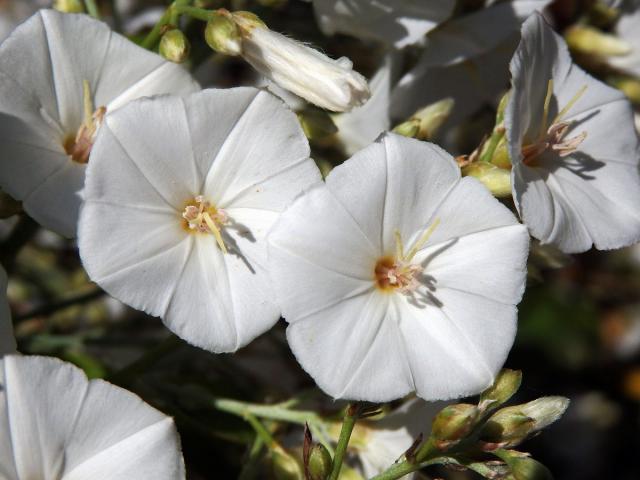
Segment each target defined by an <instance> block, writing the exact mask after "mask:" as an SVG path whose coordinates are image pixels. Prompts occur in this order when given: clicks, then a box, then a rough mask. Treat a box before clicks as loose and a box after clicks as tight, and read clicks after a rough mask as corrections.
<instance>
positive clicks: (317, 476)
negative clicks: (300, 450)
mask: <svg viewBox="0 0 640 480" xmlns="http://www.w3.org/2000/svg"><path fill="white" fill-rule="evenodd" d="M331 464H332V460H331V455H329V452H328V451H327V449H326V448H325V447H324V445H321V444H319V443H316V444H315V445H314V446H313V447H311V452H309V462H308V463H307V473H308V478H309V480H325V479H326V478H327V477H328V476H329V474H330V473H331Z"/></svg>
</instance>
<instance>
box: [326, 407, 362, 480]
mask: <svg viewBox="0 0 640 480" xmlns="http://www.w3.org/2000/svg"><path fill="white" fill-rule="evenodd" d="M359 415H360V404H359V403H352V404H350V405H349V406H348V407H347V411H346V413H345V415H344V420H343V421H342V429H341V430H340V437H339V438H338V445H337V446H336V452H335V454H334V456H333V464H332V466H331V474H330V475H329V478H328V480H338V477H339V476H340V470H341V469H342V462H343V461H344V456H345V455H346V453H347V447H348V446H349V440H350V439H351V432H353V427H355V425H356V420H358V417H359Z"/></svg>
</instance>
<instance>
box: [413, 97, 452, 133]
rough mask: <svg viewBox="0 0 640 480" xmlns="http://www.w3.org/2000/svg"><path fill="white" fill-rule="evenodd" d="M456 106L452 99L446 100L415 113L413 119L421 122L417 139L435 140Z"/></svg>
mask: <svg viewBox="0 0 640 480" xmlns="http://www.w3.org/2000/svg"><path fill="white" fill-rule="evenodd" d="M454 105H455V102H454V100H453V99H452V98H445V99H444V100H440V101H439V102H435V103H432V104H431V105H428V106H426V107H424V108H422V109H420V110H418V111H417V112H416V113H414V114H413V117H412V118H415V119H417V120H419V121H420V131H419V132H418V136H417V138H419V139H420V140H431V139H433V138H434V137H435V136H436V134H437V133H438V130H440V127H441V126H442V124H443V123H444V122H446V121H447V119H448V118H449V115H450V114H451V110H453V106H454Z"/></svg>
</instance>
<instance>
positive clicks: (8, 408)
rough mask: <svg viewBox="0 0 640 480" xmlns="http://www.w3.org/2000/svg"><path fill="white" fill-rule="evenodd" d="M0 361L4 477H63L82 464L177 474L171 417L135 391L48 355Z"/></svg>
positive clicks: (104, 470) (105, 472)
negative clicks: (92, 377) (92, 376)
mask: <svg viewBox="0 0 640 480" xmlns="http://www.w3.org/2000/svg"><path fill="white" fill-rule="evenodd" d="M0 366H1V367H2V372H3V373H2V374H0V381H1V382H2V392H1V393H0V405H1V407H0V413H2V414H3V415H2V417H0V422H2V424H3V425H2V430H1V431H2V433H1V434H0V438H1V440H0V445H3V446H7V447H8V450H5V449H4V448H3V450H2V452H11V451H12V454H13V455H12V457H13V458H10V459H8V460H9V461H8V462H7V463H4V459H3V464H2V465H3V467H2V468H3V469H5V470H7V471H9V472H12V470H13V465H15V474H10V475H11V476H10V478H61V479H65V480H66V479H68V478H71V479H76V478H87V477H86V474H88V473H89V472H91V473H96V475H89V476H91V477H92V478H105V479H106V478H119V479H125V478H132V476H138V477H139V478H143V476H142V477H140V474H141V473H144V472H151V473H154V474H155V475H154V478H161V479H174V478H184V470H183V465H182V458H181V455H180V449H179V444H178V439H177V435H176V431H175V427H174V426H173V424H172V422H171V420H170V419H169V418H167V417H165V416H164V415H163V414H161V413H160V412H158V411H157V410H154V409H152V408H151V407H149V406H148V405H146V404H145V403H143V402H142V401H141V400H140V399H139V398H138V397H136V396H135V395H133V394H131V393H129V392H127V391H125V390H122V389H120V388H118V387H114V386H112V385H110V384H108V383H106V382H103V381H101V380H96V381H91V382H89V381H88V380H87V378H86V376H85V375H84V373H83V372H82V371H81V370H79V369H78V368H76V367H74V366H72V365H70V364H66V363H63V362H61V361H59V360H56V359H52V358H46V357H19V356H13V355H11V356H6V357H5V358H4V359H3V360H1V361H0ZM156 425H161V426H162V428H154V427H155V426H156ZM125 447H127V448H125ZM3 454H4V453H3ZM152 455H153V456H152ZM0 458H1V457H0ZM106 460H109V461H108V462H107V461H106ZM92 462H94V469H91V468H90V467H91V463H92ZM95 463H101V465H100V467H101V471H100V472H99V473H98V472H96V471H95V467H96V466H97V465H95ZM72 470H73V471H72ZM81 472H84V473H85V476H82V475H81V474H80V473H81Z"/></svg>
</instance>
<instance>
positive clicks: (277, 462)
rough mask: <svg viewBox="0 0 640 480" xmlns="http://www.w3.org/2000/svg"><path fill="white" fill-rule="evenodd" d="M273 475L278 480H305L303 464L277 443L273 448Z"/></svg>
mask: <svg viewBox="0 0 640 480" xmlns="http://www.w3.org/2000/svg"><path fill="white" fill-rule="evenodd" d="M271 460H272V464H273V476H274V477H275V478H276V480H303V479H304V473H303V471H302V466H301V465H300V464H299V463H298V461H297V460H296V459H295V458H294V457H293V455H291V454H289V453H288V452H287V451H286V450H285V449H284V448H282V447H281V446H279V445H275V446H274V447H273V449H272V450H271Z"/></svg>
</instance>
